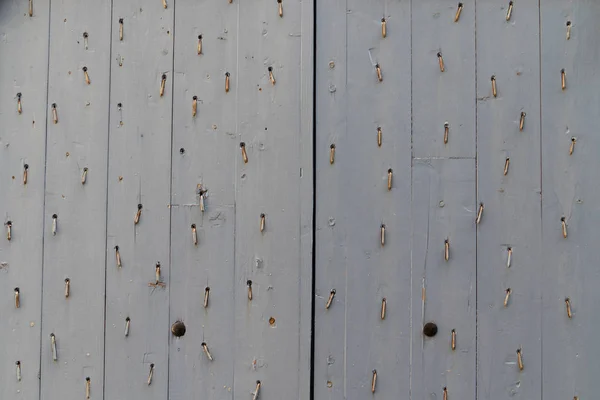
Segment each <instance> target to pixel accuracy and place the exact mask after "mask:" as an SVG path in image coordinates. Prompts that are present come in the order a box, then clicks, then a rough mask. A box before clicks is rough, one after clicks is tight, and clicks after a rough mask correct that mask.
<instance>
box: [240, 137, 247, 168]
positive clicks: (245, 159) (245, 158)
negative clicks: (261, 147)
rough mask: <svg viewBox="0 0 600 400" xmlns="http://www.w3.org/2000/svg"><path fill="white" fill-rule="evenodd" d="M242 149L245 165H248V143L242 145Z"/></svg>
mask: <svg viewBox="0 0 600 400" xmlns="http://www.w3.org/2000/svg"><path fill="white" fill-rule="evenodd" d="M240 149H242V160H244V164H247V163H248V153H246V143H244V142H242V143H240Z"/></svg>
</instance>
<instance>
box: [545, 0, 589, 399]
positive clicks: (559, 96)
mask: <svg viewBox="0 0 600 400" xmlns="http://www.w3.org/2000/svg"><path fill="white" fill-rule="evenodd" d="M599 17H600V7H599V5H598V4H597V3H596V2H591V1H580V2H558V1H543V2H542V3H541V29H542V33H543V36H542V41H541V46H542V47H541V50H542V51H541V57H542V58H541V72H542V79H541V83H542V88H541V89H542V90H541V94H542V128H543V131H542V132H543V138H542V171H543V175H542V177H543V182H542V187H543V198H542V228H543V229H542V232H543V235H542V239H543V240H542V252H543V258H542V260H543V265H544V267H543V273H542V274H541V275H539V276H540V277H541V279H542V286H543V291H542V294H543V308H542V310H543V313H542V321H541V324H542V332H543V336H542V339H543V340H542V359H543V368H544V369H543V380H542V390H543V393H544V396H552V397H555V398H569V399H570V398H573V396H578V397H579V398H580V399H585V398H590V397H594V396H595V395H596V386H597V383H596V380H597V377H598V373H599V372H600V370H599V368H600V366H599V365H598V362H597V360H598V358H599V357H600V351H599V349H598V346H597V345H596V341H597V339H596V335H595V332H596V328H597V327H598V323H599V319H598V312H597V305H598V302H599V301H600V298H599V294H598V290H597V287H598V284H599V278H600V277H599V275H598V272H597V267H596V266H597V263H598V256H597V240H596V237H597V229H598V226H599V223H600V221H599V214H598V206H597V204H598V200H599V196H600V187H599V186H598V180H597V172H596V171H597V170H598V148H599V146H600V141H599V139H598V136H597V135H596V134H595V131H596V130H597V126H598V123H597V120H598V117H597V115H598V112H597V110H598V106H599V105H600V98H599V96H598V93H597V91H596V90H590V89H591V88H595V87H598V84H599V83H600V77H598V73H597V64H598V62H599V61H600V58H599V57H600V54H599V53H598V50H597V48H598V38H599V37H600V36H599V35H600V28H599V27H598V24H597V23H595V21H597V20H598V18H599ZM566 21H571V22H572V28H571V37H570V40H568V41H567V40H566ZM563 68H564V69H565V72H566V89H565V90H564V91H563V90H561V73H560V71H561V69H563ZM572 137H575V138H576V140H577V141H576V144H575V148H574V151H573V154H572V155H569V149H570V145H571V138H572ZM561 217H565V218H566V223H567V227H568V230H567V233H568V235H567V238H566V239H565V238H563V236H562V232H561V231H562V228H561V221H560V219H561ZM567 297H568V298H569V299H570V303H571V310H572V318H571V319H569V318H568V316H567V311H566V304H565V298H567Z"/></svg>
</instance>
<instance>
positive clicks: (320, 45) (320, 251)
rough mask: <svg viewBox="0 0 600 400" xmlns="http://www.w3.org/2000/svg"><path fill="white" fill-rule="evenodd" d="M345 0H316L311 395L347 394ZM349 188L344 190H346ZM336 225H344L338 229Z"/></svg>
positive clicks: (336, 397) (349, 196) (349, 197)
mask: <svg viewBox="0 0 600 400" xmlns="http://www.w3.org/2000/svg"><path fill="white" fill-rule="evenodd" d="M346 9H347V8H346V0H333V1H328V2H323V1H317V3H316V15H315V21H316V25H317V30H316V35H317V38H316V42H317V46H316V49H315V53H316V55H315V57H316V69H315V73H316V76H315V79H316V82H315V102H316V104H315V105H316V107H315V115H314V118H315V124H316V125H315V130H316V137H315V164H314V168H315V170H316V173H315V177H316V182H315V186H316V201H315V222H316V225H315V279H314V282H315V297H314V299H313V302H314V307H315V313H314V318H315V319H314V335H313V336H314V353H313V366H312V367H313V375H314V386H313V391H314V397H315V398H316V399H322V398H328V399H331V400H341V399H345V398H346V390H345V384H346V383H345V370H346V369H345V356H346V342H345V340H344V337H345V331H346V323H345V314H346V302H345V298H346V290H345V288H346V276H345V273H346V264H345V260H346V259H347V258H346V254H345V249H347V247H346V244H345V238H346V233H348V232H349V231H347V229H348V228H345V229H344V228H343V227H344V225H341V226H340V225H337V224H338V222H337V221H343V219H344V218H343V216H341V215H340V211H341V209H340V208H338V207H336V204H345V203H346V202H347V201H351V200H352V199H353V197H352V193H351V190H350V188H346V186H345V185H346V184H348V183H351V182H353V181H352V180H348V181H345V182H343V181H342V180H341V177H342V174H341V171H343V170H344V167H345V166H346V167H348V166H351V165H352V158H351V155H350V154H349V153H348V149H349V148H351V147H350V146H348V145H345V143H349V140H348V133H347V121H346V109H347V102H348V97H347V93H348V92H347V87H346V77H347V71H346V44H347V40H346V30H347V21H346ZM332 144H333V145H335V146H336V149H335V150H336V153H335V163H334V164H330V162H329V158H330V151H331V150H330V146H331V145H332ZM346 189H347V190H346ZM336 225H337V226H336ZM340 227H341V228H342V229H340ZM333 288H335V289H336V295H335V301H334V302H333V303H332V305H331V307H330V309H328V310H325V304H326V301H327V299H328V296H329V293H330V291H331V289H333Z"/></svg>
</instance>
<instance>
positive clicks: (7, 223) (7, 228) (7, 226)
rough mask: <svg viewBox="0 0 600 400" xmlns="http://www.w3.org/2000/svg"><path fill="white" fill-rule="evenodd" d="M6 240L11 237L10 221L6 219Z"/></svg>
mask: <svg viewBox="0 0 600 400" xmlns="http://www.w3.org/2000/svg"><path fill="white" fill-rule="evenodd" d="M5 225H6V240H9V241H10V240H11V239H12V221H6V224H5Z"/></svg>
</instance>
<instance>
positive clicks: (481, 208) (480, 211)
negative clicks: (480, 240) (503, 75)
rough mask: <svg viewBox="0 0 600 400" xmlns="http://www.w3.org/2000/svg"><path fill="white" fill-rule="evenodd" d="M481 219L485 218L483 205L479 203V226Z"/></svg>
mask: <svg viewBox="0 0 600 400" xmlns="http://www.w3.org/2000/svg"><path fill="white" fill-rule="evenodd" d="M481 217H483V203H479V211H477V220H476V221H475V222H476V223H477V224H479V223H480V222H481Z"/></svg>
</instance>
